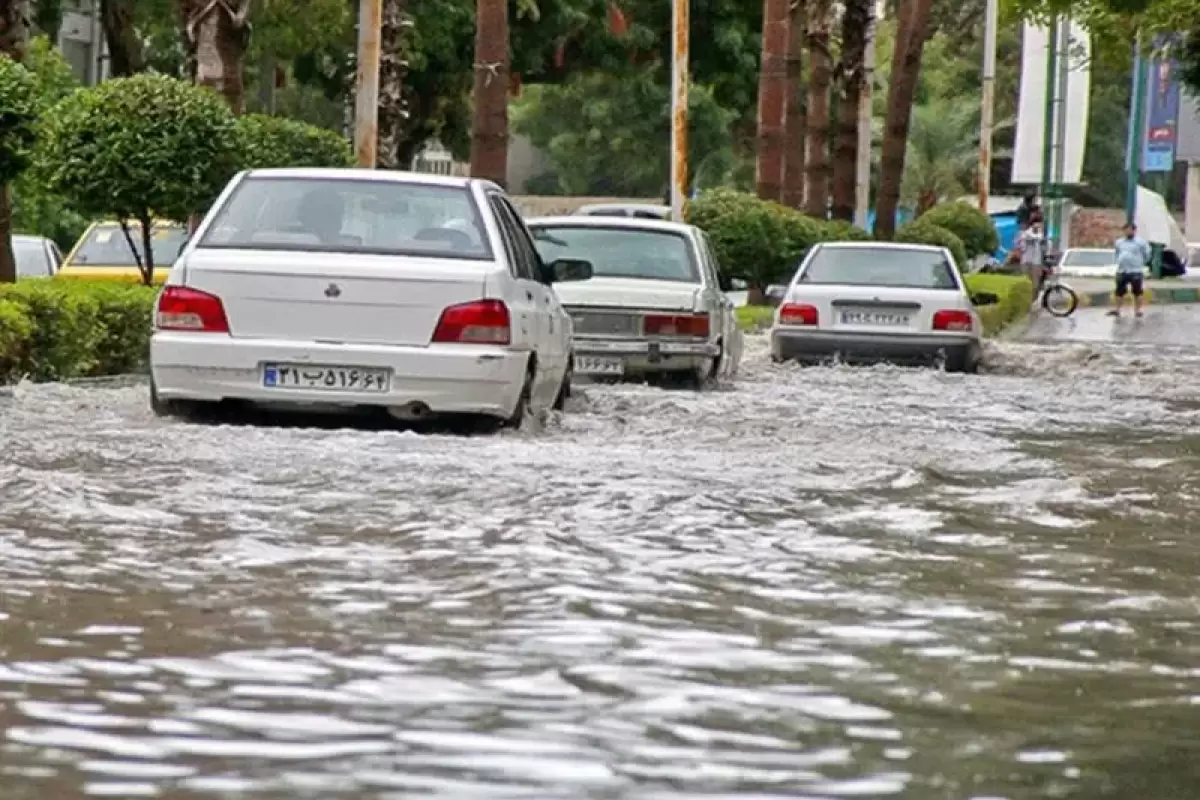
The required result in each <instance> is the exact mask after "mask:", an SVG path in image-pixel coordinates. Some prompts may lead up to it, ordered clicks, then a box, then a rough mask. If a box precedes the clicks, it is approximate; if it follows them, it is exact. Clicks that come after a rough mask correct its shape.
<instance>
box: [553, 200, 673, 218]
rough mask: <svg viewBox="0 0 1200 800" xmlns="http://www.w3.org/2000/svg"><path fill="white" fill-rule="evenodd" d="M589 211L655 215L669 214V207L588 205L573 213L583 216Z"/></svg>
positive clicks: (654, 205)
mask: <svg viewBox="0 0 1200 800" xmlns="http://www.w3.org/2000/svg"><path fill="white" fill-rule="evenodd" d="M589 211H649V212H651V213H655V214H670V213H671V207H670V206H664V205H659V204H657V203H588V204H586V205H582V206H580V207H579V208H577V209H575V213H576V214H578V215H581V216H585V215H586V214H587V212H589Z"/></svg>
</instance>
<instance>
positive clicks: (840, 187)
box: [831, 0, 874, 222]
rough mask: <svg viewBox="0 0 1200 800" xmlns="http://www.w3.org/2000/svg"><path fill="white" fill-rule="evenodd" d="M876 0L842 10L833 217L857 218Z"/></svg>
mask: <svg viewBox="0 0 1200 800" xmlns="http://www.w3.org/2000/svg"><path fill="white" fill-rule="evenodd" d="M873 2H874V0H846V3H845V7H844V8H843V10H842V54H841V58H840V60H839V62H838V68H837V73H838V78H839V80H838V89H839V90H840V91H839V94H838V104H837V123H836V124H835V125H834V135H833V188H832V194H833V202H832V204H831V206H832V208H831V216H832V217H833V218H834V219H840V220H845V221H846V222H853V221H854V205H855V199H856V198H855V189H856V188H857V185H858V108H859V103H860V102H861V100H862V94H863V91H865V89H866V58H867V32H868V30H869V29H870V27H871V17H872V15H873V12H874V9H873V7H872V5H873Z"/></svg>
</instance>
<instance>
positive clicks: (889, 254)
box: [770, 242, 996, 372]
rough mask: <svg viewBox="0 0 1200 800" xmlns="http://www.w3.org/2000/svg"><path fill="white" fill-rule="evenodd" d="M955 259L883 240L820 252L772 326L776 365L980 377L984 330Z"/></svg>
mask: <svg viewBox="0 0 1200 800" xmlns="http://www.w3.org/2000/svg"><path fill="white" fill-rule="evenodd" d="M974 302H978V303H985V302H990V303H994V302H996V297H995V296H994V295H984V294H979V295H976V297H975V298H974V300H973V299H972V298H971V297H970V296H969V295H968V293H967V290H966V286H965V284H964V283H963V278H962V274H961V273H960V272H959V269H958V266H957V265H956V264H955V263H954V257H953V256H952V255H950V252H949V251H948V250H946V249H945V248H942V247H932V246H928V245H918V244H894V243H884V242H829V243H824V244H818V245H815V246H813V247H812V248H811V249H810V250H809V252H808V254H807V256H806V257H805V258H804V260H803V261H802V262H801V263H800V266H799V268H798V269H797V270H796V274H795V275H794V276H793V277H792V280H791V283H789V284H788V286H787V288H786V290H785V293H784V296H783V297H782V299H781V302H780V304H779V307H778V308H777V309H776V310H775V320H774V324H773V326H772V327H771V331H770V337H771V356H772V358H773V359H774V360H776V361H784V360H792V359H794V360H800V361H821V360H824V359H828V358H830V357H835V356H836V357H839V358H840V359H842V360H843V361H880V360H884V361H896V362H902V363H937V362H942V363H944V365H945V368H946V370H947V371H951V372H974V371H975V370H977V369H978V367H979V363H980V361H981V359H982V355H983V346H982V342H981V339H982V336H983V326H982V324H981V322H980V320H979V315H978V314H977V313H976V312H975V308H974V305H973V304H974Z"/></svg>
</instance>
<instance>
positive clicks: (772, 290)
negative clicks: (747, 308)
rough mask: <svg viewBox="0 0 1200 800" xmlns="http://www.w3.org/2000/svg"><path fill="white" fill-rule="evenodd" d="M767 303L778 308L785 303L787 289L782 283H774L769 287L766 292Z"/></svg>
mask: <svg viewBox="0 0 1200 800" xmlns="http://www.w3.org/2000/svg"><path fill="white" fill-rule="evenodd" d="M765 295H766V298H767V302H768V303H770V304H771V305H773V306H777V305H779V304H780V303H782V302H783V298H784V297H786V296H787V287H786V286H784V285H783V284H781V283H773V284H771V285H770V286H768V287H767V291H766V292H765Z"/></svg>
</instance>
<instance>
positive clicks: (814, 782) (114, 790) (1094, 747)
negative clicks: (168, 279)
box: [0, 345, 1200, 800]
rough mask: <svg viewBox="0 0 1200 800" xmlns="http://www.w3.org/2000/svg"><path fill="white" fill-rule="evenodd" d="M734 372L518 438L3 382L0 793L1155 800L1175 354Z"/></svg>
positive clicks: (1191, 558) (589, 399)
mask: <svg viewBox="0 0 1200 800" xmlns="http://www.w3.org/2000/svg"><path fill="white" fill-rule="evenodd" d="M757 347H758V349H757V350H756V351H755V353H754V354H753V355H752V359H751V361H750V363H749V364H748V365H747V368H746V373H747V374H746V375H745V376H744V377H743V379H742V380H741V381H739V383H738V384H737V385H736V386H734V387H730V388H728V389H726V390H724V391H719V392H714V393H709V394H705V395H701V396H693V395H688V394H684V393H678V392H662V391H659V390H655V389H649V388H644V387H605V388H597V389H592V390H591V391H589V392H587V396H586V397H584V398H581V399H579V400H577V401H576V407H575V408H574V413H572V414H570V415H568V416H566V417H564V418H556V419H553V420H551V422H550V424H549V426H548V428H547V429H546V430H545V431H544V432H542V433H540V434H537V435H534V436H529V435H522V434H506V435H503V436H498V437H491V438H472V439H462V438H457V437H446V436H416V435H412V434H404V433H388V432H378V431H369V430H354V429H348V430H305V429H295V428H257V427H251V428H235V427H220V426H219V427H193V426H183V425H178V424H171V423H164V422H162V421H159V420H156V419H154V418H152V417H151V416H150V414H149V412H148V411H147V410H146V408H145V404H146V398H145V390H144V388H143V387H139V386H125V387H114V388H108V389H73V388H67V387H54V386H39V387H29V386H21V387H18V388H17V389H16V391H15V392H14V393H13V395H12V396H11V397H10V398H8V399H2V398H0V405H2V407H0V441H3V442H4V443H5V446H4V449H3V452H0V493H2V494H3V496H4V498H5V502H4V503H3V504H2V505H0V729H3V730H4V731H6V738H5V740H4V742H3V744H0V770H2V771H3V776H2V777H0V781H2V783H0V785H2V786H3V787H4V792H0V794H3V796H4V797H5V798H6V800H7V798H9V797H13V798H24V797H38V798H41V797H56V798H57V797H62V798H67V797H77V796H84V795H107V796H116V797H138V796H158V797H165V798H184V797H195V796H216V795H223V794H232V793H239V792H257V793H259V794H260V795H263V796H277V797H281V798H282V797H289V798H290V797H321V798H326V797H335V796H345V797H382V796H396V797H401V796H402V797H416V796H430V797H434V796H437V797H447V798H449V797H455V798H462V797H479V798H510V797H513V798H516V797H520V798H539V799H542V798H583V797H589V798H592V797H596V798H600V797H609V798H626V797H627V798H635V797H636V798H639V800H640V799H641V798H684V797H687V798H692V797H697V796H702V797H713V798H715V797H734V796H737V797H781V798H782V797H791V798H794V797H799V796H809V797H848V796H852V797H889V796H895V797H901V796H903V797H919V798H937V797H956V798H958V797H962V798H967V797H974V798H985V797H1010V798H1031V797H1046V798H1050V797H1072V798H1081V800H1082V799H1083V798H1088V799H1089V800H1090V798H1098V797H1120V798H1126V797H1127V798H1131V800H1132V799H1133V798H1136V800H1144V798H1147V797H1186V796H1190V794H1192V793H1193V790H1192V787H1193V786H1195V785H1197V784H1198V783H1200V774H1198V773H1200V766H1196V765H1200V760H1197V759H1195V758H1191V756H1192V755H1194V752H1193V751H1194V750H1195V748H1196V746H1195V745H1193V744H1192V743H1191V740H1192V737H1190V735H1189V734H1188V733H1187V732H1188V731H1189V730H1191V729H1192V728H1193V727H1195V724H1196V722H1197V721H1200V717H1198V715H1197V711H1196V709H1195V702H1196V701H1195V698H1196V696H1197V695H1200V674H1198V673H1200V669H1198V668H1197V667H1196V666H1195V665H1196V664H1198V663H1200V658H1198V656H1200V652H1198V648H1197V640H1196V636H1195V632H1194V626H1195V625H1196V622H1197V619H1198V613H1197V612H1198V610H1200V609H1198V603H1200V601H1198V600H1197V599H1196V593H1195V579H1194V577H1193V576H1194V572H1195V570H1194V565H1195V563H1196V558H1197V555H1198V552H1197V549H1198V547H1197V545H1196V544H1194V543H1193V542H1194V539H1193V538H1192V537H1190V536H1189V532H1190V531H1191V530H1192V529H1194V528H1197V525H1196V519H1195V515H1196V513H1197V512H1196V511H1194V510H1193V509H1195V508H1196V507H1197V502H1196V500H1197V495H1198V491H1197V488H1198V485H1200V477H1197V476H1200V469H1198V467H1200V459H1198V456H1197V452H1198V449H1197V444H1198V443H1200V438H1198V437H1194V436H1192V435H1191V434H1190V431H1191V430H1194V429H1195V422H1196V419H1195V416H1196V413H1197V411H1196V409H1195V407H1194V403H1192V404H1189V398H1192V397H1195V396H1196V394H1197V388H1198V386H1197V381H1198V380H1200V379H1197V378H1194V377H1192V376H1194V375H1197V374H1200V373H1197V372H1196V371H1195V370H1194V369H1189V366H1190V365H1191V362H1190V361H1188V358H1189V356H1187V355H1185V354H1160V355H1157V356H1154V355H1150V356H1148V355H1146V354H1144V353H1140V352H1130V351H1111V352H1110V351H1105V350H1096V349H1089V346H1079V347H1076V348H1067V347H1061V346H1060V347H1057V348H1054V349H1050V348H1038V347H1032V346H1014V345H1009V346H1005V347H1004V348H1001V349H999V350H997V351H995V352H993V353H992V354H991V355H992V364H993V365H994V367H993V370H994V371H993V372H992V373H991V374H988V375H983V376H976V377H965V376H953V375H944V374H940V373H934V372H928V371H914V370H900V369H891V368H886V367H881V368H871V369H845V368H832V369H815V370H813V369H810V370H799V369H795V368H789V367H775V366H772V365H770V364H769V363H767V361H766V359H765V358H763V353H762V352H761V345H757Z"/></svg>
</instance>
